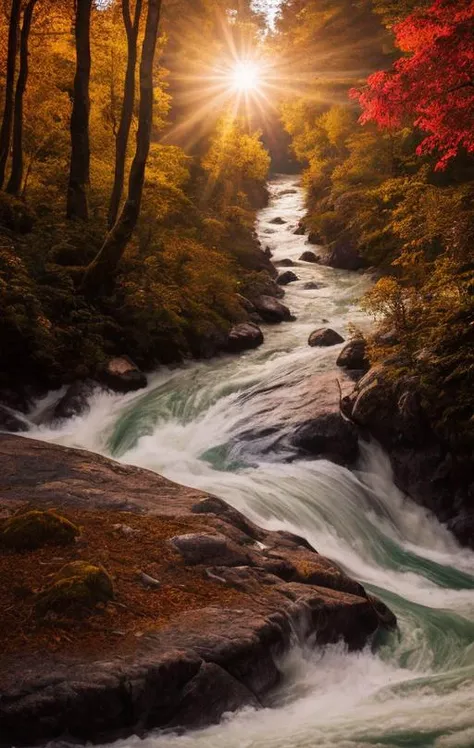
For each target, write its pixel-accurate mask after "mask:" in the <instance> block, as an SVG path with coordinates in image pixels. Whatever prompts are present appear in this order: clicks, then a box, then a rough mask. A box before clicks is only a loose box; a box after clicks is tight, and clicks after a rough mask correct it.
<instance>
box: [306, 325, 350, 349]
mask: <svg viewBox="0 0 474 748" xmlns="http://www.w3.org/2000/svg"><path fill="white" fill-rule="evenodd" d="M343 342H344V338H343V337H342V336H341V335H339V333H338V332H336V331H335V330H331V328H330V327H320V328H319V329H318V330H314V331H313V332H312V333H311V335H310V336H309V338H308V345H310V346H311V347H312V348H314V347H315V346H319V347H327V346H330V345H338V344H339V343H343Z"/></svg>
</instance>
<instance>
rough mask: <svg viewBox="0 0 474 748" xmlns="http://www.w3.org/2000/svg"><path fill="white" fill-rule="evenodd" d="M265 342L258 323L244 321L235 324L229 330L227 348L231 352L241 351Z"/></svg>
mask: <svg viewBox="0 0 474 748" xmlns="http://www.w3.org/2000/svg"><path fill="white" fill-rule="evenodd" d="M262 343H263V333H262V331H261V329H260V328H259V327H258V325H256V324H254V323H252V322H242V323H241V324H240V325H234V327H233V328H232V329H231V331H230V332H229V338H228V341H227V350H228V351H229V353H240V352H241V351H247V350H249V349H252V348H258V346H259V345H262Z"/></svg>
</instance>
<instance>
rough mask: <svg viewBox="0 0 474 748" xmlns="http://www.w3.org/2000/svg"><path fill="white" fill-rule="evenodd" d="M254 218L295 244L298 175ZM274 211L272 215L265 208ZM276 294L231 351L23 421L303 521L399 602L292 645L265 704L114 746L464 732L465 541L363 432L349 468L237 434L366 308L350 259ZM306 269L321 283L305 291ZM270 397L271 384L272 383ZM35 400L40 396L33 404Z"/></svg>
mask: <svg viewBox="0 0 474 748" xmlns="http://www.w3.org/2000/svg"><path fill="white" fill-rule="evenodd" d="M270 189H271V193H272V201H271V203H270V206H269V207H268V208H266V209H264V210H262V211H261V213H260V216H259V225H258V231H259V235H260V238H261V240H262V243H263V244H264V245H268V246H269V247H270V248H271V249H272V251H273V252H274V260H278V259H282V258H285V257H289V258H291V259H293V260H297V258H298V257H299V255H300V254H301V253H302V251H304V249H307V248H308V247H307V246H305V242H306V240H305V238H304V237H301V236H296V235H295V234H294V233H293V231H294V229H295V227H296V225H297V223H298V221H299V219H300V218H301V217H302V216H303V214H304V207H303V194H302V190H301V188H300V187H299V185H298V182H297V180H296V179H295V178H294V177H278V178H276V179H275V180H273V181H272V182H271V184H270ZM277 216H279V217H281V218H282V219H283V220H284V221H286V223H285V224H283V225H276V224H273V223H271V221H272V220H273V219H274V218H275V217H277ZM293 270H294V271H295V272H296V274H297V275H298V277H299V279H300V280H299V281H298V282H296V283H293V284H291V285H290V286H288V287H287V294H286V299H285V303H287V304H288V305H289V306H290V308H291V309H292V311H293V313H294V314H295V315H296V316H297V321H296V322H292V323H284V324H282V325H279V326H274V327H269V326H268V327H266V328H265V344H264V345H263V346H262V347H261V348H259V349H257V350H256V351H251V352H248V353H245V354H243V355H241V356H239V357H230V356H223V357H221V358H219V359H216V360H213V361H211V362H204V363H190V364H188V365H186V366H183V367H179V368H176V369H174V370H161V371H160V372H159V373H157V374H155V375H153V376H151V377H150V379H149V386H148V388H147V390H145V391H141V392H139V393H134V394H131V395H128V396H125V397H124V396H119V395H112V394H105V393H101V394H97V395H95V396H94V397H93V399H92V401H91V409H90V412H89V413H88V414H86V415H84V416H82V417H78V418H76V419H73V420H71V421H68V422H67V423H65V424H62V425H61V426H60V427H58V428H56V429H51V428H46V427H40V428H37V429H36V430H34V431H32V432H31V433H30V434H29V435H30V436H32V437H35V438H39V439H44V440H47V441H54V442H56V443H59V444H65V445H69V446H77V447H82V448H85V449H88V450H91V451H94V452H100V453H102V454H107V455H110V456H113V457H115V458H116V459H119V460H121V461H124V462H127V463H131V464H134V465H139V466H142V467H146V468H149V469H151V470H155V471H157V472H159V473H161V474H163V475H165V476H167V477H168V478H171V479H173V480H175V481H177V482H180V483H184V484H188V485H191V486H195V487H196V488H200V489H205V490H208V491H210V492H212V493H214V494H216V495H218V496H220V497H222V498H223V499H226V500H227V501H228V502H229V503H230V504H232V505H234V506H235V507H237V508H238V509H240V510H241V511H242V512H244V513H245V514H246V515H247V516H249V517H250V518H251V519H253V520H255V521H256V522H258V523H260V524H262V525H264V526H266V527H268V528H271V529H282V528H284V529H286V530H290V531H293V532H296V533H298V534H300V535H304V536H305V537H306V538H308V540H309V541H310V542H311V544H312V545H313V546H314V547H315V548H316V549H317V550H318V551H320V552H321V553H323V554H325V555H327V556H329V557H330V558H332V559H334V560H335V561H336V562H337V563H339V564H340V565H341V566H343V567H344V568H345V569H346V570H347V571H348V572H349V573H350V574H351V575H352V576H354V577H356V578H357V579H359V580H360V581H361V582H362V583H363V584H364V585H365V586H366V587H367V588H368V589H370V590H371V591H372V592H374V593H375V594H377V595H379V596H380V597H381V598H382V599H383V600H384V601H385V602H386V603H387V604H388V605H389V606H390V607H391V608H392V610H393V611H394V612H395V613H396V615H397V617H398V622H399V629H398V631H397V632H395V633H393V634H391V635H390V636H389V637H388V638H387V639H386V640H385V641H384V642H383V643H382V645H381V646H380V647H379V648H378V649H377V650H376V651H372V650H370V649H369V648H367V649H366V650H365V651H363V652H360V653H356V654H349V653H347V651H345V649H344V648H343V647H342V646H330V647H327V648H324V649H321V650H318V651H315V652H299V651H297V652H293V653H292V654H291V655H290V656H289V657H288V659H287V661H286V662H285V663H284V665H283V667H284V669H285V671H286V678H285V686H284V687H283V689H282V690H280V691H279V693H278V694H277V695H276V697H275V703H274V705H273V708H271V709H270V708H269V709H264V710H261V711H258V712H255V711H252V710H244V711H242V712H240V713H239V714H236V715H230V716H229V717H228V718H227V719H225V720H223V722H222V723H221V724H220V725H218V726H215V727H211V728H207V729H205V730H202V731H199V732H191V733H188V734H185V735H163V734H159V733H152V734H150V735H149V736H148V737H147V738H146V739H145V740H143V741H142V740H139V739H138V738H129V739H127V740H123V741H120V743H119V746H120V747H121V748H132V747H133V748H134V747H135V746H136V747H137V748H138V746H140V748H222V746H226V748H257V747H258V748H290V747H291V748H313V747H314V748H329V747H331V748H362V747H365V746H372V747H374V746H380V747H382V746H383V747H384V748H387V747H393V748H394V747H397V748H398V747H401V746H409V747H414V746H423V748H425V747H426V748H428V747H429V746H432V747H433V748H468V747H469V746H471V747H472V746H474V706H473V705H474V555H473V554H472V553H471V552H470V551H467V550H463V549H461V548H460V547H459V546H458V544H457V543H456V541H455V540H454V539H453V537H452V536H451V535H450V534H449V533H448V532H447V531H446V530H445V529H444V528H442V527H441V526H440V525H439V523H438V522H437V521H436V520H435V519H434V518H433V517H432V516H430V515H428V514H427V513H426V512H425V511H423V510H422V509H421V508H419V507H418V506H416V505H415V504H414V503H412V502H411V501H409V500H407V499H405V498H404V497H403V496H402V495H401V494H400V492H399V491H398V490H397V489H396V487H395V486H394V484H393V482H392V479H391V473H390V467H389V464H388V461H387V458H386V457H385V455H384V454H383V453H382V452H381V451H380V450H379V449H378V448H377V447H376V446H375V445H364V446H363V459H362V460H361V464H360V466H359V470H358V471H357V473H351V472H349V471H348V470H346V469H344V468H342V467H339V466H337V465H334V464H332V463H330V462H326V461H323V460H319V461H317V460H313V461H311V460H302V459H299V458H296V459H292V460H289V461H283V460H280V461H279V460H278V459H277V456H276V455H275V454H272V452H271V449H270V450H268V449H264V448H263V447H268V444H264V443H263V442H265V439H263V442H262V441H261V440H260V441H257V442H255V443H252V442H250V443H249V442H246V443H245V444H244V443H243V441H241V440H239V434H240V433H242V432H243V431H245V430H248V429H251V428H260V429H261V428H264V427H265V424H266V423H268V421H269V416H270V415H271V414H269V413H268V406H267V405H266V403H267V402H268V400H265V397H264V395H265V393H266V392H267V393H268V391H269V388H272V387H274V386H275V385H276V384H281V383H284V384H285V386H286V385H287V386H292V385H294V384H295V383H298V382H299V381H301V380H302V379H304V378H305V377H307V376H309V375H310V374H313V373H315V372H318V371H326V370H328V371H329V370H331V369H333V368H334V362H335V359H336V356H337V353H338V352H339V350H340V346H336V347H332V348H309V346H308V345H307V338H308V334H309V333H310V332H311V331H312V330H313V329H314V328H316V327H319V326H322V324H323V323H322V320H323V319H325V320H328V321H329V323H330V326H331V327H333V328H335V329H336V330H338V331H339V332H341V333H342V334H343V335H344V334H347V325H348V323H349V322H352V323H355V324H356V325H358V326H361V327H364V325H367V320H366V319H365V318H364V316H363V314H362V313H361V312H360V310H358V307H357V301H358V299H359V298H360V296H361V295H362V293H363V292H364V290H365V289H366V288H367V287H368V285H369V280H368V279H367V278H366V277H365V276H363V275H360V274H357V273H349V272H345V271H339V270H333V269H331V268H325V267H320V266H318V265H310V264H307V263H297V267H295V268H293ZM307 281H317V282H320V283H322V284H324V287H323V288H319V289H316V290H306V289H304V288H303V286H304V283H305V282H307ZM276 396H277V395H276ZM44 406H45V403H44V402H43V403H42V404H41V405H40V406H38V407H44Z"/></svg>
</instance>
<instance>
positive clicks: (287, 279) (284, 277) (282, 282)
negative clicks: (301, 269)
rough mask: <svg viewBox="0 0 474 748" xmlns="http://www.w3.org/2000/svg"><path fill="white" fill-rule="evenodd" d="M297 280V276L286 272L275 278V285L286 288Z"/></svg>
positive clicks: (288, 271) (289, 271)
mask: <svg viewBox="0 0 474 748" xmlns="http://www.w3.org/2000/svg"><path fill="white" fill-rule="evenodd" d="M297 280H298V276H297V275H295V273H293V272H292V271H291V270H287V271H286V272H284V273H282V274H281V275H279V276H278V278H277V283H278V285H279V286H287V285H288V284H289V283H294V282H295V281H297Z"/></svg>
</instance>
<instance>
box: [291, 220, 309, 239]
mask: <svg viewBox="0 0 474 748" xmlns="http://www.w3.org/2000/svg"><path fill="white" fill-rule="evenodd" d="M293 233H294V234H295V236H304V235H305V234H306V226H305V225H304V223H303V221H300V222H299V224H298V226H297V227H296V229H295V230H294V231H293Z"/></svg>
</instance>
